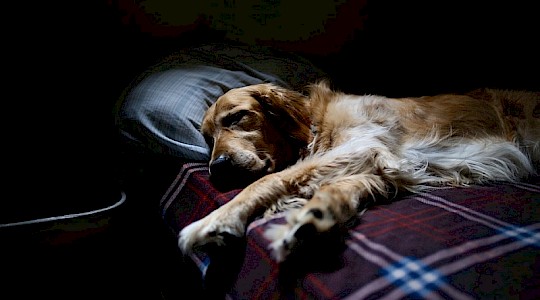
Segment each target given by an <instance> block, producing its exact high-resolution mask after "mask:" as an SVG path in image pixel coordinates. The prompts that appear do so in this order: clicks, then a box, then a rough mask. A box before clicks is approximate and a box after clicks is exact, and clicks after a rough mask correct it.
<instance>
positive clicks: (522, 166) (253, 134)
mask: <svg viewBox="0 0 540 300" xmlns="http://www.w3.org/2000/svg"><path fill="white" fill-rule="evenodd" d="M201 131H202V134H203V135H204V136H205V138H206V139H207V141H208V143H209V144H210V145H211V149H212V153H211V159H210V163H209V171H210V176H211V177H210V178H211V180H212V181H214V182H222V181H226V180H227V178H233V179H239V178H245V179H246V180H247V181H246V183H250V184H249V185H247V187H245V188H244V189H243V190H242V191H241V192H240V193H239V194H238V195H237V196H236V197H235V198H234V199H232V200H231V201H230V202H228V203H227V204H225V205H223V206H221V207H220V208H218V209H216V210H215V211H213V212H212V213H210V214H209V215H208V216H206V217H204V218H202V219H200V220H198V221H196V222H194V223H192V224H190V225H188V226H186V227H185V228H184V229H183V230H182V231H181V232H180V234H179V239H178V244H179V247H180V249H181V250H182V251H183V252H184V253H189V252H190V251H192V249H193V248H194V247H198V246H202V245H205V244H208V243H214V244H217V245H223V244H225V242H226V237H227V236H229V235H232V236H235V237H242V236H243V235H244V234H245V230H246V226H247V223H248V222H250V220H253V218H254V217H256V216H257V215H260V214H261V213H262V212H263V211H271V212H275V211H282V210H286V211H287V215H286V220H287V222H286V224H284V225H275V226H274V227H272V228H271V229H269V230H268V231H267V232H266V237H267V238H268V239H270V240H271V241H272V243H271V244H270V246H271V250H272V252H273V255H274V257H275V258H276V260H277V261H283V260H285V259H286V257H287V255H288V254H290V253H291V251H293V249H294V248H295V246H296V245H297V244H298V243H299V242H300V240H299V239H301V238H302V237H303V236H304V234H303V233H305V231H311V232H314V233H315V234H317V233H325V232H329V231H330V230H332V228H335V227H336V226H343V225H345V224H346V223H347V221H348V220H350V219H352V218H355V217H357V216H358V215H359V213H360V212H361V211H362V210H363V208H364V207H365V205H366V203H370V202H373V201H374V200H375V199H381V198H393V197H396V196H397V195H400V193H404V192H407V193H411V192H412V193H415V192H419V191H423V190H425V189H430V188H437V187H448V186H452V187H467V186H470V185H475V184H485V183H489V182H496V181H510V182H512V181H519V180H525V179H526V178H527V177H528V176H530V175H532V174H535V173H536V172H537V170H538V167H539V165H540V94H539V93H537V92H527V91H510V90H495V89H481V90H475V91H472V92H470V93H468V94H464V95H457V94H443V95H436V96H424V97H414V98H396V99H395V98H388V97H383V96H375V95H352V94H346V93H343V92H340V91H335V90H332V89H331V88H330V87H329V85H328V83H327V82H324V81H322V82H318V83H315V84H312V85H310V86H309V89H308V93H306V94H303V93H300V92H297V91H291V90H288V89H285V88H282V87H279V86H276V85H273V84H267V83H265V84H258V85H250V86H246V87H241V88H237V89H232V90H230V91H228V92H227V93H225V94H224V95H223V96H221V97H220V98H219V99H217V101H216V102H215V103H214V104H213V105H212V106H211V107H210V108H209V109H208V111H207V112H206V114H205V116H204V119H203V122H202V127H201ZM300 232H302V234H300Z"/></svg>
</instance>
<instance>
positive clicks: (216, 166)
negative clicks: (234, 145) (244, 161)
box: [210, 154, 232, 176]
mask: <svg viewBox="0 0 540 300" xmlns="http://www.w3.org/2000/svg"><path fill="white" fill-rule="evenodd" d="M231 169H232V162H231V158H230V157H229V155H227V154H221V155H220V156H218V157H217V158H216V159H214V161H212V163H210V174H212V175H218V176H219V175H221V174H224V173H227V171H231Z"/></svg>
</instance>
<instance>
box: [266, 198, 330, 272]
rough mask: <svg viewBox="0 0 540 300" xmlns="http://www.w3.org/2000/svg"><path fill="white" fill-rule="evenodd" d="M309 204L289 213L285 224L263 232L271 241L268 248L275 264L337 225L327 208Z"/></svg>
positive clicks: (271, 227)
mask: <svg viewBox="0 0 540 300" xmlns="http://www.w3.org/2000/svg"><path fill="white" fill-rule="evenodd" d="M310 204H311V203H308V205H306V206H305V207H303V208H301V209H296V210H291V211H289V213H288V214H287V218H286V219H287V223H286V224H283V225H271V226H270V227H269V228H268V229H267V230H266V231H265V234H264V235H265V237H266V238H267V239H268V240H270V241H271V243H270V245H269V248H270V250H271V251H272V255H273V256H274V259H275V260H276V261H277V262H282V261H284V260H285V259H286V258H287V256H288V255H289V254H290V253H291V252H292V251H294V249H295V248H297V247H298V246H299V245H300V244H301V243H303V242H305V241H308V240H310V241H311V240H313V239H314V238H316V236H318V235H319V234H321V233H325V232H328V231H330V230H331V229H332V228H333V227H334V226H335V225H336V224H337V221H336V219H335V217H334V215H333V214H332V213H331V211H330V210H329V209H328V207H326V206H324V205H310Z"/></svg>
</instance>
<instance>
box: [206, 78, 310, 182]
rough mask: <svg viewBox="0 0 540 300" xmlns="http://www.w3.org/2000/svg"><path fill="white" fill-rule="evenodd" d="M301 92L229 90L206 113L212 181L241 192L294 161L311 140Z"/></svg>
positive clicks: (261, 88) (262, 87)
mask: <svg viewBox="0 0 540 300" xmlns="http://www.w3.org/2000/svg"><path fill="white" fill-rule="evenodd" d="M308 105H309V102H308V101H307V97H306V96H304V95H303V94H301V93H299V92H295V91H291V90H287V89H284V88H281V87H278V86H276V85H273V84H269V83H264V84H257V85H250V86H246V87H241V88H236V89H232V90H229V91H228V92H227V93H225V94H224V95H222V96H221V97H219V98H218V99H217V101H216V102H215V103H214V104H213V105H212V106H211V107H210V108H209V109H208V110H207V111H206V114H205V115H204V118H203V121H202V125H201V132H202V134H203V135H204V137H205V139H206V141H207V143H208V144H209V145H210V148H211V150H212V152H211V157H210V162H209V167H210V180H211V181H212V182H213V183H214V184H216V185H217V186H218V187H220V188H222V189H225V188H227V189H229V188H240V187H244V186H245V185H247V184H249V183H251V182H253V181H255V180H256V179H258V178H260V177H262V176H264V175H266V174H269V173H273V172H276V171H279V170H282V169H283V168H285V167H287V166H288V165H290V164H292V163H294V162H296V160H298V158H299V155H300V153H301V151H302V150H303V149H304V148H305V147H306V145H307V143H308V142H309V139H310V135H311V132H310V119H309V114H308V111H309V107H308Z"/></svg>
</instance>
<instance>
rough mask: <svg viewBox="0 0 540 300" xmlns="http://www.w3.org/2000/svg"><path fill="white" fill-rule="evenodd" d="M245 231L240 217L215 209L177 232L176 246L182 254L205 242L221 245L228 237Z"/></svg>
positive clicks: (237, 235)
mask: <svg viewBox="0 0 540 300" xmlns="http://www.w3.org/2000/svg"><path fill="white" fill-rule="evenodd" d="M244 233H245V224H244V223H243V222H242V221H241V220H240V218H235V217H233V216H230V215H223V214H221V213H220V212H219V210H216V211H214V212H212V213H211V214H210V215H208V216H206V217H204V218H202V219H200V220H198V221H196V222H194V223H191V224H189V225H188V226H186V227H184V229H182V230H181V231H180V233H179V234H178V247H179V248H180V250H181V251H182V253H184V254H190V253H191V252H192V251H193V249H194V248H196V247H200V246H203V245H206V244H211V243H213V244H216V245H218V246H222V245H225V244H226V240H227V238H228V237H231V236H233V237H237V238H240V237H242V236H243V235H244Z"/></svg>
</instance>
